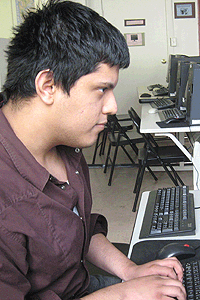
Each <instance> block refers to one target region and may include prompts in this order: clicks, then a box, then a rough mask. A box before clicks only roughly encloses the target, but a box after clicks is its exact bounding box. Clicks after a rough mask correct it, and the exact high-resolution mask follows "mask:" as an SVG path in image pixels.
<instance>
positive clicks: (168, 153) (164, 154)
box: [138, 146, 189, 166]
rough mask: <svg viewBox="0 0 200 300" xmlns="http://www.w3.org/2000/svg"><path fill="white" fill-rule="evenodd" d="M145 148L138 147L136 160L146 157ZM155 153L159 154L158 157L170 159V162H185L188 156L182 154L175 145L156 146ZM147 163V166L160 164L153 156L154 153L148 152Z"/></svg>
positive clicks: (165, 159)
mask: <svg viewBox="0 0 200 300" xmlns="http://www.w3.org/2000/svg"><path fill="white" fill-rule="evenodd" d="M146 153H147V148H141V149H139V153H138V160H141V161H143V160H144V159H145V157H146ZM157 153H158V155H159V156H160V158H161V159H162V160H163V161H164V162H165V161H168V162H169V161H170V163H172V164H173V163H179V162H183V161H184V162H186V161H189V160H188V158H187V157H186V156H185V155H184V153H183V152H182V151H181V150H180V149H179V148H178V147H177V146H169V147H166V146H161V147H158V149H157ZM147 164H148V165H149V166H152V165H160V162H159V161H158V159H157V158H156V157H155V155H154V154H152V153H148V160H147Z"/></svg>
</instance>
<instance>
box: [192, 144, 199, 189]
mask: <svg viewBox="0 0 200 300" xmlns="http://www.w3.org/2000/svg"><path fill="white" fill-rule="evenodd" d="M199 171H200V143H199V141H196V142H195V143H194V150H193V184H194V190H199V189H200V178H199V175H200V173H199Z"/></svg>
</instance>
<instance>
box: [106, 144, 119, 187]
mask: <svg viewBox="0 0 200 300" xmlns="http://www.w3.org/2000/svg"><path fill="white" fill-rule="evenodd" d="M118 147H119V146H118V145H116V147H115V153H114V157H113V160H112V166H111V170H110V177H109V181H108V185H109V186H111V183H112V177H113V172H114V168H115V161H116V158H117V152H118Z"/></svg>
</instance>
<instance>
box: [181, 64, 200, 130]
mask: <svg viewBox="0 0 200 300" xmlns="http://www.w3.org/2000/svg"><path fill="white" fill-rule="evenodd" d="M199 97H200V64H198V63H196V62H191V63H190V65H189V70H188V80H187V84H186V89H185V96H184V98H183V101H182V107H183V108H184V110H185V113H186V120H187V121H188V123H189V125H200V100H199Z"/></svg>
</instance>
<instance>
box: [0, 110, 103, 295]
mask: <svg viewBox="0 0 200 300" xmlns="http://www.w3.org/2000/svg"><path fill="white" fill-rule="evenodd" d="M0 124H1V126H0V299H2V300H6V299H9V300H12V299H13V300H21V299H26V300H28V299H34V300H36V299H41V300H59V299H63V300H66V299H75V298H77V299H78V298H79V297H81V296H83V295H84V294H85V292H86V290H87V286H88V283H89V276H88V272H87V269H86V267H85V256H86V254H87V252H88V248H89V243H90V239H91V237H92V235H94V234H96V233H100V232H101V233H103V234H106V232H107V223H106V220H105V218H104V217H103V216H101V215H98V214H91V206H92V198H91V190H90V183H89V172H88V167H87V164H86V162H85V159H84V157H83V155H82V152H81V151H79V149H74V148H69V147H64V146H60V147H58V151H60V154H61V156H62V158H63V161H64V163H65V165H66V169H67V174H68V178H69V184H68V183H65V182H59V181H58V180H57V179H56V178H53V177H52V176H51V175H50V174H49V173H48V171H47V170H46V169H45V168H43V167H42V166H41V165H40V164H39V163H38V162H37V161H36V160H35V158H34V157H33V156H32V155H31V153H30V152H29V151H28V150H27V149H26V147H25V146H24V145H23V143H22V142H21V141H20V140H19V139H18V138H17V137H16V135H15V133H14V132H13V130H12V128H11V127H10V125H9V123H8V122H7V119H6V118H5V117H4V115H3V113H2V112H1V111H0ZM74 207H76V208H77V210H78V215H77V214H75V213H74V212H73V209H74Z"/></svg>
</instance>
